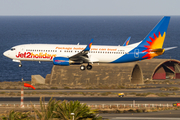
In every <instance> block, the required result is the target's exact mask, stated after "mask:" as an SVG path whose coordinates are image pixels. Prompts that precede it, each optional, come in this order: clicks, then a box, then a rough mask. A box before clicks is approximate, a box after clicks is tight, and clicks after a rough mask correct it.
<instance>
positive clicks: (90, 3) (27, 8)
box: [0, 0, 180, 16]
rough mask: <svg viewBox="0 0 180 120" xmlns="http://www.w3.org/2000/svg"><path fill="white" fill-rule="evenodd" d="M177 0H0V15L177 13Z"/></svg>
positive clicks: (179, 10)
mask: <svg viewBox="0 0 180 120" xmlns="http://www.w3.org/2000/svg"><path fill="white" fill-rule="evenodd" d="M179 6H180V0H0V16H132V15H133V16H141V15H143V16H144V15H147V16H151V15H153V16H156V15H161V16H162V15H180V7H179Z"/></svg>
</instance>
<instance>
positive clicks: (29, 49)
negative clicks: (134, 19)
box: [4, 42, 140, 62]
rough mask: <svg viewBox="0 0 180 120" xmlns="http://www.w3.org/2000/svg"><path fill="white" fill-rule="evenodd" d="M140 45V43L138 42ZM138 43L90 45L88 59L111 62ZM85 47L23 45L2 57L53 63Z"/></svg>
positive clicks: (13, 48)
mask: <svg viewBox="0 0 180 120" xmlns="http://www.w3.org/2000/svg"><path fill="white" fill-rule="evenodd" d="M139 43H140V42H139ZM139 43H136V44H131V45H128V46H100V45H92V47H91V49H90V51H89V53H88V57H89V60H90V62H112V61H114V60H116V59H118V58H120V57H122V56H123V55H125V54H128V53H129V51H130V50H132V49H134V48H135V47H136V46H137V45H139ZM85 47H86V45H65V44H24V45H18V46H15V47H12V48H11V50H8V51H6V52H4V55H5V56H7V57H9V58H11V59H13V61H17V62H18V61H53V58H54V57H67V58H69V57H71V56H73V55H75V54H77V53H79V52H81V51H82V50H83V49H84V48H85Z"/></svg>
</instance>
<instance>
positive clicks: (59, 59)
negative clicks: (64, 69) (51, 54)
mask: <svg viewBox="0 0 180 120" xmlns="http://www.w3.org/2000/svg"><path fill="white" fill-rule="evenodd" d="M70 63H71V61H70V60H69V58H65V57H55V58H54V59H53V64H54V65H62V66H69V64H70Z"/></svg>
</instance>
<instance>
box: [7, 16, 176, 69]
mask: <svg viewBox="0 0 180 120" xmlns="http://www.w3.org/2000/svg"><path fill="white" fill-rule="evenodd" d="M169 21H170V17H169V16H165V17H163V18H162V19H161V21H160V22H159V23H158V24H157V25H156V26H155V27H154V28H153V29H152V30H151V32H150V33H149V34H148V35H147V36H146V37H145V38H144V39H143V40H142V41H140V42H138V43H134V44H130V45H126V46H105V45H92V43H93V39H92V40H91V41H90V42H89V44H88V45H79V44H77V45H68V44H23V45H17V46H14V47H12V48H11V49H10V50H7V51H5V52H4V53H3V54H4V56H6V57H8V58H10V59H12V60H13V61H14V62H19V67H22V64H21V61H51V62H53V64H54V65H61V66H69V65H74V64H80V70H82V71H83V70H85V69H87V70H91V69H92V65H91V64H93V63H126V62H132V61H139V60H143V59H152V58H154V57H156V56H159V55H162V54H163V53H164V51H166V50H170V49H174V48H176V47H170V48H162V47H163V43H164V40H165V36H166V32H167V28H168V24H169ZM129 39H130V38H128V40H129ZM125 43H126V42H125ZM84 63H85V64H87V66H85V65H83V64H84Z"/></svg>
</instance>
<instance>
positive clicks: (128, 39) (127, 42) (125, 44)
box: [123, 37, 131, 46]
mask: <svg viewBox="0 0 180 120" xmlns="http://www.w3.org/2000/svg"><path fill="white" fill-rule="evenodd" d="M130 39H131V37H128V38H127V40H126V41H125V42H124V44H123V46H127V45H128V44H129V41H130Z"/></svg>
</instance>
